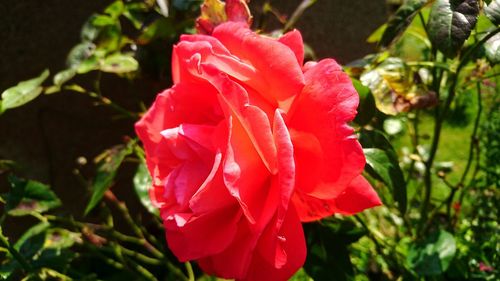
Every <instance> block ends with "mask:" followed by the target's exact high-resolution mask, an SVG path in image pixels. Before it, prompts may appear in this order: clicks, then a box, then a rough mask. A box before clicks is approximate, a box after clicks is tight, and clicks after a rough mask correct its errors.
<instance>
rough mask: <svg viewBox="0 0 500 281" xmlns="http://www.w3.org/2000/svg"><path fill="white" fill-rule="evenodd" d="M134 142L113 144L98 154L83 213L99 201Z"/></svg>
mask: <svg viewBox="0 0 500 281" xmlns="http://www.w3.org/2000/svg"><path fill="white" fill-rule="evenodd" d="M135 144H136V142H135V141H130V142H129V143H128V144H127V145H118V146H115V147H113V148H111V149H109V150H107V151H106V152H104V153H103V154H102V155H100V156H99V158H100V159H99V160H100V161H99V162H98V168H97V175H96V176H95V178H94V182H93V184H92V197H91V198H90V201H89V203H88V204H87V207H86V208H85V215H86V214H88V213H89V212H90V211H91V210H92V209H93V208H94V207H95V206H96V205H97V203H99V201H101V199H102V197H103V196H104V193H105V192H106V190H108V189H109V188H110V187H111V185H112V183H113V180H114V178H115V176H116V173H117V171H118V168H119V167H120V166H121V164H122V162H123V160H124V159H125V157H127V156H128V155H130V154H132V152H133V151H134V146H135Z"/></svg>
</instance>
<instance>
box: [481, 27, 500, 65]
mask: <svg viewBox="0 0 500 281" xmlns="http://www.w3.org/2000/svg"><path fill="white" fill-rule="evenodd" d="M483 46H484V50H485V53H486V58H488V60H489V61H490V62H491V63H493V64H497V63H500V33H497V34H496V35H495V36H493V37H491V38H490V39H488V41H486V42H485V43H484V45H483Z"/></svg>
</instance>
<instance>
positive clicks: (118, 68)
mask: <svg viewBox="0 0 500 281" xmlns="http://www.w3.org/2000/svg"><path fill="white" fill-rule="evenodd" d="M138 67H139V63H138V62H137V60H136V59H135V58H134V57H132V56H131V55H127V54H121V53H116V54H113V55H110V56H108V57H106V58H105V59H104V60H103V61H102V63H101V66H100V69H101V70H102V71H104V72H111V73H127V72H133V71H136V70H137V69H138Z"/></svg>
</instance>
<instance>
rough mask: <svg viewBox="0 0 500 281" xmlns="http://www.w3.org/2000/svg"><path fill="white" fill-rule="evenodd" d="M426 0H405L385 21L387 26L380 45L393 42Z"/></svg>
mask: <svg viewBox="0 0 500 281" xmlns="http://www.w3.org/2000/svg"><path fill="white" fill-rule="evenodd" d="M427 2H429V1H427V0H407V1H405V2H404V4H403V5H401V7H399V9H398V10H397V11H396V13H395V14H394V15H393V16H392V17H391V18H390V19H389V22H387V27H386V29H385V31H384V33H383V35H382V38H381V39H380V45H381V46H384V47H386V46H388V45H390V44H391V43H392V42H394V41H395V40H396V39H397V38H398V37H399V36H401V34H402V33H403V32H404V31H405V29H406V28H407V27H408V26H409V25H410V23H411V21H412V20H413V18H414V17H415V15H416V14H418V12H419V11H420V9H422V7H423V6H424V5H425V4H427Z"/></svg>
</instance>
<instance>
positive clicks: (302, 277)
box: [289, 268, 314, 281]
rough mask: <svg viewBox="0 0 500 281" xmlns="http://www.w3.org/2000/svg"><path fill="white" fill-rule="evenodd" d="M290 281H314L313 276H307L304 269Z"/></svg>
mask: <svg viewBox="0 0 500 281" xmlns="http://www.w3.org/2000/svg"><path fill="white" fill-rule="evenodd" d="M289 281H314V280H313V279H312V278H311V276H309V275H307V273H306V271H305V270H304V268H300V269H299V271H297V272H296V273H295V274H294V275H293V276H292V277H291V278H290V280H289Z"/></svg>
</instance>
